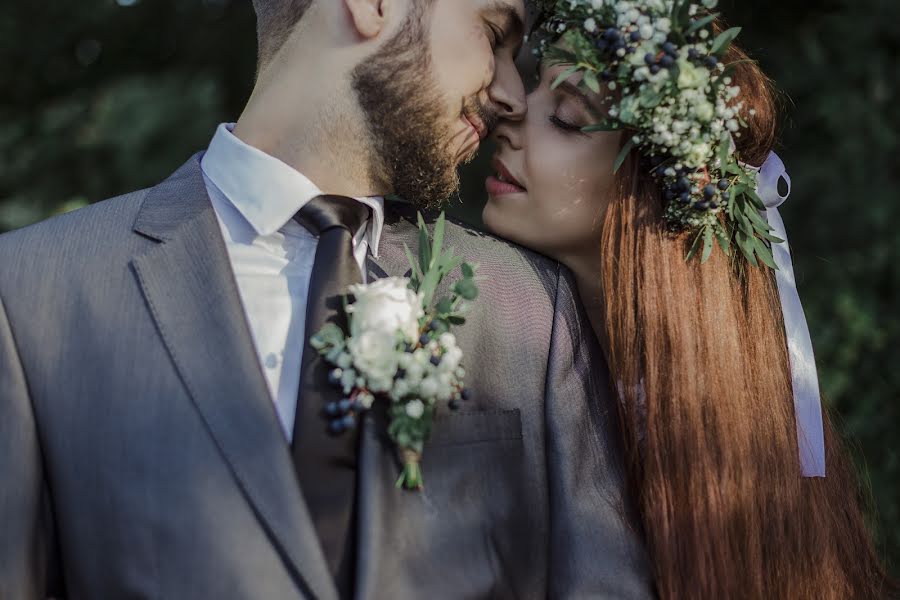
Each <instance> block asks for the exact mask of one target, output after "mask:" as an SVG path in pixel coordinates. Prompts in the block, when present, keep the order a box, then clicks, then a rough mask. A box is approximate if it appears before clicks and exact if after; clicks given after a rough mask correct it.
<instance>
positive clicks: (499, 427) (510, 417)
mask: <svg viewBox="0 0 900 600" xmlns="http://www.w3.org/2000/svg"><path fill="white" fill-rule="evenodd" d="M521 440H522V419H521V415H520V413H519V410H518V409H514V410H488V411H478V412H458V413H450V414H448V415H446V416H442V417H439V418H437V419H436V420H435V422H434V428H433V430H432V434H431V440H430V441H429V444H428V447H429V448H431V447H441V446H467V445H471V444H483V443H487V442H510V443H513V445H515V444H514V443H515V442H517V441H518V442H519V443H520V444H521Z"/></svg>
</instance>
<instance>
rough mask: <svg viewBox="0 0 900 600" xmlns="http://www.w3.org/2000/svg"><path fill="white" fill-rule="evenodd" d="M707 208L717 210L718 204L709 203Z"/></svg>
mask: <svg viewBox="0 0 900 600" xmlns="http://www.w3.org/2000/svg"><path fill="white" fill-rule="evenodd" d="M709 207H710V208H713V209H715V208H719V203H718V202H710V203H709Z"/></svg>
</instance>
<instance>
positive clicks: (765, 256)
mask: <svg viewBox="0 0 900 600" xmlns="http://www.w3.org/2000/svg"><path fill="white" fill-rule="evenodd" d="M750 243H751V244H753V249H754V250H755V251H756V255H757V256H759V259H760V260H761V261H763V262H764V263H765V264H766V266H768V267H769V268H771V269H773V270H775V271H777V270H778V266H777V265H776V264H775V259H774V258H773V257H772V250H771V249H770V248H769V247H768V246H766V245H765V244H764V243H762V242H761V241H760V239H759V238H757V237H754V238H751V240H750Z"/></svg>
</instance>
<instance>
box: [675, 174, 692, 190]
mask: <svg viewBox="0 0 900 600" xmlns="http://www.w3.org/2000/svg"><path fill="white" fill-rule="evenodd" d="M675 186H676V187H677V189H678V190H679V191H681V192H688V191H690V189H691V180H690V179H688V178H687V177H679V178H678V181H676V182H675Z"/></svg>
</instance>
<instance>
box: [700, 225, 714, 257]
mask: <svg viewBox="0 0 900 600" xmlns="http://www.w3.org/2000/svg"><path fill="white" fill-rule="evenodd" d="M713 244H714V242H713V230H712V228H711V227H707V228H706V229H705V230H704V231H703V256H701V257H700V264H703V263H705V262H706V261H708V260H709V257H710V256H712V251H713Z"/></svg>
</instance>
